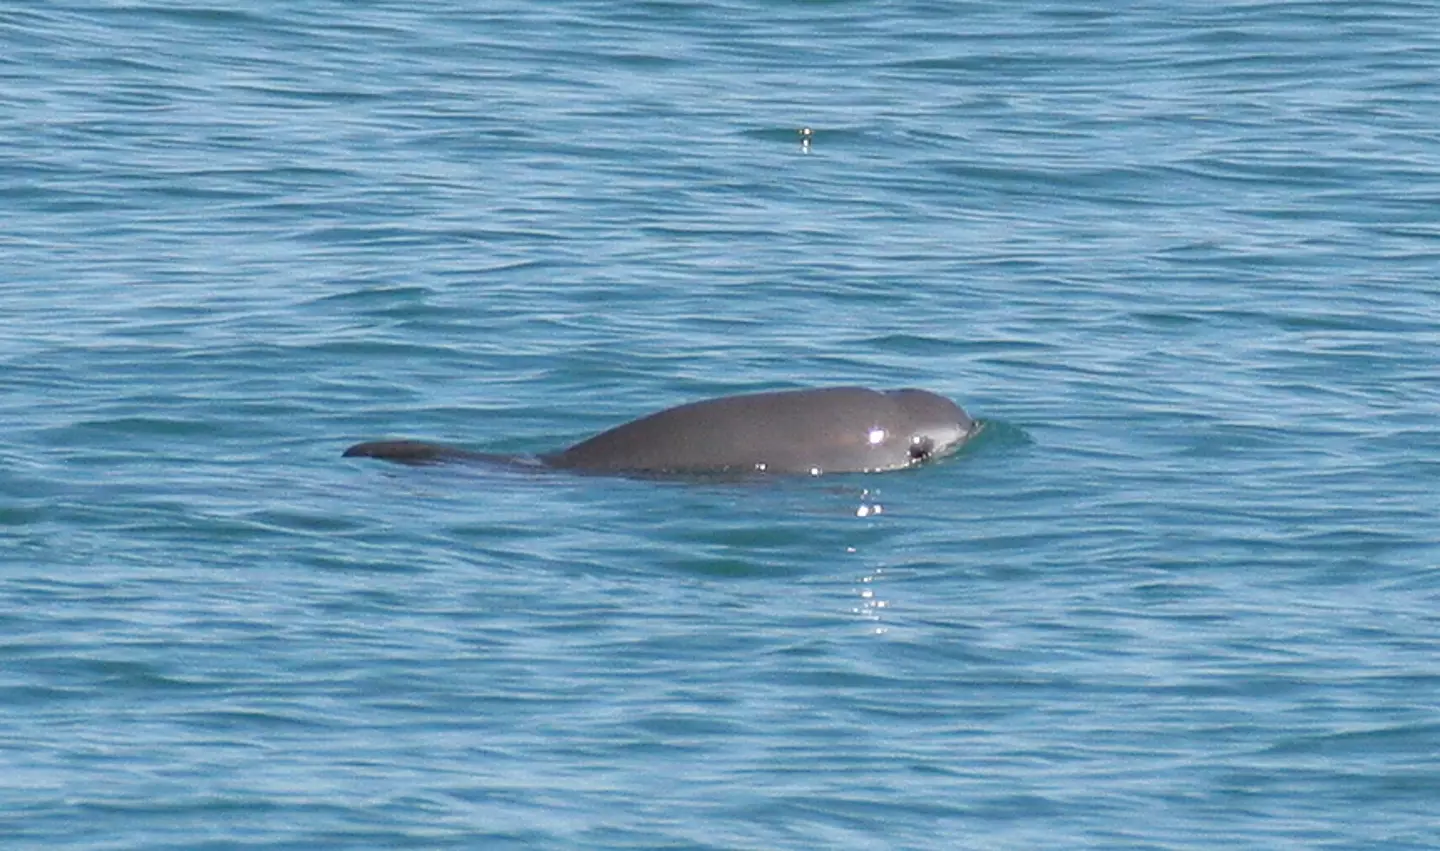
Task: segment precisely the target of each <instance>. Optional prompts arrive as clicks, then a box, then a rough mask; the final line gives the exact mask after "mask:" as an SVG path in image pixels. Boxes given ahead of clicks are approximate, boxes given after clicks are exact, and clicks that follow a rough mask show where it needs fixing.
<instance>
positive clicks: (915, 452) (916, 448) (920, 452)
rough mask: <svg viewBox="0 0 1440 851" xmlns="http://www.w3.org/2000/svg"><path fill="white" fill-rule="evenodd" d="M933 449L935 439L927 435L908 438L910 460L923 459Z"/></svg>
mask: <svg viewBox="0 0 1440 851" xmlns="http://www.w3.org/2000/svg"><path fill="white" fill-rule="evenodd" d="M934 451H935V441H933V440H931V439H930V438H928V437H912V438H910V460H911V461H924V460H925V459H926V458H929V457H930V455H931V453H933V452H934Z"/></svg>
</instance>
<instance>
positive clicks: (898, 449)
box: [345, 387, 979, 475]
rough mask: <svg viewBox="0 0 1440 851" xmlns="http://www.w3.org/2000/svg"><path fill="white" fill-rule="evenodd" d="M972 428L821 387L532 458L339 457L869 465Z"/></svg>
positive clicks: (620, 469) (733, 468)
mask: <svg viewBox="0 0 1440 851" xmlns="http://www.w3.org/2000/svg"><path fill="white" fill-rule="evenodd" d="M977 431H979V424H978V423H977V422H975V421H974V420H972V419H971V418H970V417H969V416H968V415H966V413H965V412H964V411H962V410H961V409H960V407H959V406H958V405H956V404H955V403H954V402H951V401H950V400H949V399H946V398H945V397H943V396H937V395H935V394H934V393H930V392H928V391H925V390H914V389H905V390H887V391H883V392H882V391H877V390H868V389H866V388H863V387H827V388H823V389H817V390H784V391H780V392H775V393H750V394H746V395H743V396H725V397H722V398H719V399H707V400H705V401H702V402H691V403H690V404H688V405H680V406H678V407H675V408H667V409H665V410H663V411H660V412H658V413H654V414H650V415H649V416H646V417H641V418H640V419H638V420H633V421H631V422H628V423H626V424H624V425H621V426H616V427H615V428H612V429H610V430H609V431H606V432H601V433H600V434H597V435H595V436H594V437H592V438H589V439H588V440H583V441H581V442H579V443H577V444H575V445H574V446H571V447H570V448H569V449H562V450H560V451H558V452H550V453H546V454H543V455H539V456H515V455H494V454H489V453H483V452H471V451H469V450H466V449H460V448H458V447H454V446H445V445H443V444H436V443H422V442H420V441H414V440H387V441H377V442H372V443H360V444H356V445H355V446H352V447H350V448H349V449H347V450H345V456H346V457H366V458H382V459H385V460H387V461H396V462H399V463H403V464H435V463H443V462H446V461H481V462H487V463H501V464H512V465H516V464H518V465H528V466H535V465H543V466H545V467H552V468H556V469H562V470H581V471H595V472H606V473H650V474H664V473H680V474H685V473H725V474H750V473H799V474H806V475H820V474H821V473H871V472H879V471H882V470H899V469H903V468H905V467H913V466H915V465H916V464H920V463H922V462H924V461H928V460H930V459H932V458H937V457H940V456H943V455H947V454H949V453H951V452H953V451H955V449H957V448H958V447H959V446H960V445H962V444H963V443H964V442H965V441H966V440H968V439H969V438H970V437H972V436H973V435H974V434H975V433H976V432H977Z"/></svg>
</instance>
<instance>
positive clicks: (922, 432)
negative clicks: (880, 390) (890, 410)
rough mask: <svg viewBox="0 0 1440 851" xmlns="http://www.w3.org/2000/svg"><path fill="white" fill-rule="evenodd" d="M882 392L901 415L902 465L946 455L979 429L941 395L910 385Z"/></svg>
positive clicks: (977, 425)
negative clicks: (905, 455) (905, 459)
mask: <svg viewBox="0 0 1440 851" xmlns="http://www.w3.org/2000/svg"><path fill="white" fill-rule="evenodd" d="M884 392H885V395H886V396H889V397H890V398H891V399H893V400H894V401H895V404H896V406H897V407H898V408H899V409H900V411H901V412H902V413H903V416H904V425H905V432H906V439H907V442H908V447H907V450H906V451H907V453H908V455H909V461H908V463H907V464H906V465H905V466H910V465H913V464H919V463H922V462H925V461H929V460H931V459H932V458H940V457H943V456H945V455H949V454H950V453H951V452H954V451H955V450H956V449H959V448H960V447H961V446H962V445H963V444H964V443H965V441H967V440H969V439H970V438H971V437H973V436H975V434H976V433H977V432H978V431H979V430H980V424H979V423H978V422H976V421H975V420H973V419H971V418H970V415H969V414H967V413H965V411H964V410H962V409H961V408H960V406H959V405H957V404H955V403H954V402H952V401H950V400H949V399H946V398H945V397H944V396H940V395H937V394H935V393H931V392H930V391H928V390H916V389H914V388H906V389H904V390H887V391H884ZM892 437H899V435H894V436H892Z"/></svg>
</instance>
